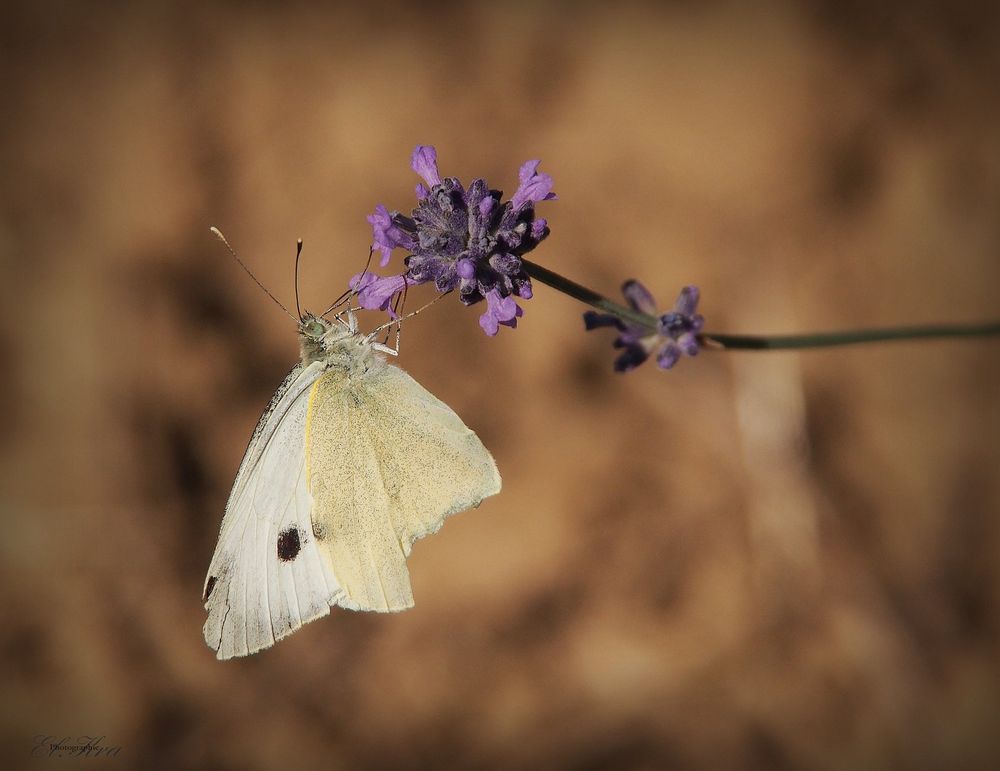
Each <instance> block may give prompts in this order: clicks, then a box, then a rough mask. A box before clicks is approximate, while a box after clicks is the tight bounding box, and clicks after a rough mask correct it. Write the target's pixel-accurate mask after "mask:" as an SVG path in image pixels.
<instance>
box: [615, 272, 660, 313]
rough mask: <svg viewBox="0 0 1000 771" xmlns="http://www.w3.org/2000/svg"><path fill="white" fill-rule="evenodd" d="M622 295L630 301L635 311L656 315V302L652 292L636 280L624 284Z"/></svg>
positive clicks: (631, 279) (632, 279)
mask: <svg viewBox="0 0 1000 771" xmlns="http://www.w3.org/2000/svg"><path fill="white" fill-rule="evenodd" d="M622 294H623V295H625V299H626V300H628V304H629V305H631V306H632V309H633V310H637V311H640V312H642V313H648V314H650V315H654V314H655V313H656V300H655V299H654V298H653V295H652V294H650V291H649V290H648V289H646V287H644V286H643V285H642V284H640V283H639V282H638V281H637V280H636V279H634V278H630V279H629V280H628V281H626V282H625V283H624V284H622Z"/></svg>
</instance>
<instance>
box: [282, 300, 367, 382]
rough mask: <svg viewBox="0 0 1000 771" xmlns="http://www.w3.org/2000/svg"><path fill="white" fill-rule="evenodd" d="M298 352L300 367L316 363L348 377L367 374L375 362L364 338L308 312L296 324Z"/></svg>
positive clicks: (341, 325) (344, 326)
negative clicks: (343, 373)
mask: <svg viewBox="0 0 1000 771" xmlns="http://www.w3.org/2000/svg"><path fill="white" fill-rule="evenodd" d="M299 350H300V354H301V357H302V366H304V367H307V366H309V365H310V364H312V363H313V362H316V361H319V362H323V364H324V365H325V366H326V367H327V368H329V369H338V370H343V371H345V372H348V373H349V374H353V373H356V372H358V371H359V370H360V371H362V372H363V371H367V370H368V369H370V368H371V367H372V366H373V365H374V364H375V363H376V362H377V361H378V359H377V357H376V356H375V352H374V351H373V350H372V346H371V343H370V342H369V341H368V340H367V339H366V338H365V336H364V335H362V334H360V333H358V332H354V331H351V328H350V327H348V326H347V325H345V324H332V323H330V322H329V321H327V320H326V319H324V318H323V317H322V316H314V315H313V314H311V313H306V314H304V315H303V316H302V320H301V321H299Z"/></svg>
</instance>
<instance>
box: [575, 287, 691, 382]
mask: <svg viewBox="0 0 1000 771" xmlns="http://www.w3.org/2000/svg"><path fill="white" fill-rule="evenodd" d="M622 294H623V295H625V299H626V300H627V301H628V304H629V305H630V306H631V308H632V310H635V311H639V312H640V313H645V314H648V315H650V316H657V312H656V300H654V299H653V295H652V294H650V292H649V290H648V289H646V287H644V286H643V285H642V284H640V283H639V282H638V281H636V280H635V279H630V280H628V281H626V282H625V283H624V284H622ZM698 296H699V292H698V287H695V286H686V287H684V288H683V289H682V290H681V293H680V296H679V297H678V298H677V302H676V303H674V309H673V310H672V311H669V312H667V313H664V314H662V315H659V316H658V318H657V325H656V331H652V330H650V329H649V328H647V327H644V326H641V325H639V324H633V323H630V322H626V321H622V320H621V319H620V318H618V317H617V316H614V315H612V314H610V313H597V312H595V311H587V312H586V313H584V314H583V322H584V324H585V325H586V328H587V329H588V330H591V329H597V328H598V327H615V328H616V329H617V330H618V331H619V332H620V334H619V335H618V337H617V338H616V339H615V342H614V347H615V348H622V349H624V350H623V351H622V353H621V354H620V355H619V356H618V358H617V359H615V372H628V371H629V370H632V369H635V368H636V367H638V366H639V365H640V364H642V363H643V362H644V361H646V359H648V358H649V356H650V355H651V354H652V353H654V352H655V353H656V363H657V364H658V365H659V367H660V368H661V369H670V368H671V367H673V366H674V365H675V364H676V363H677V362H678V360H679V359H680V358H681V356H682V355H685V356H697V355H698V349H699V342H698V333H699V332H701V330H702V327H703V326H704V325H705V319H704V318H703V317H702V315H701V314H699V313H695V310H696V308H697V307H698Z"/></svg>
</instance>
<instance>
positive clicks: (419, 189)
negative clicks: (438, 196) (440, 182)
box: [414, 182, 431, 201]
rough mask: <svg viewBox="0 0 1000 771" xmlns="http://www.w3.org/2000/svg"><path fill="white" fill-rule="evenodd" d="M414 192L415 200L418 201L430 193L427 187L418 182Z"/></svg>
mask: <svg viewBox="0 0 1000 771" xmlns="http://www.w3.org/2000/svg"><path fill="white" fill-rule="evenodd" d="M414 191H415V192H416V194H417V200H419V201H422V200H424V199H425V198H426V197H427V196H429V195H430V194H431V191H430V190H428V189H427V185H425V184H424V183H423V182H418V183H417V186H416V187H415V188H414Z"/></svg>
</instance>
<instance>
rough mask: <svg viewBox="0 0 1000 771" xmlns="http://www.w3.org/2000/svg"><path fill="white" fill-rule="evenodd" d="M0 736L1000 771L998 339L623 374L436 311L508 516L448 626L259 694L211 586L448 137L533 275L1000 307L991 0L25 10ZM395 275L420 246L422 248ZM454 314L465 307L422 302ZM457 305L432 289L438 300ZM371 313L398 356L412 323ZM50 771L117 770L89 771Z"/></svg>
mask: <svg viewBox="0 0 1000 771" xmlns="http://www.w3.org/2000/svg"><path fill="white" fill-rule="evenodd" d="M0 22H2V23H0V37H2V43H0V64H2V67H0V73H2V74H0V78H2V82H3V93H4V110H3V115H2V118H0V125H2V129H0V131H2V134H0V136H2V139H0V157H2V167H3V182H2V193H0V195H2V199H0V200H2V219H0V260H2V266H3V286H4V292H3V302H2V303H0V319H2V334H0V352H2V360H3V366H2V369H0V397H2V399H0V403H2V405H3V411H4V416H3V430H2V434H0V458H2V463H0V475H2V476H0V480H2V488H0V507H2V512H3V535H2V539H0V550H2V551H0V553H2V562H0V571H2V573H0V576H2V579H0V597H2V602H3V611H4V612H3V622H2V623H0V657H2V662H3V685H2V688H3V694H2V704H0V744H2V753H3V765H4V767H6V768H27V767H34V766H40V765H44V762H43V761H41V760H38V759H32V758H31V757H30V755H31V749H32V747H33V743H34V741H35V739H34V737H36V736H37V735H40V734H43V735H55V736H59V737H63V736H68V737H74V738H75V737H77V736H81V735H91V736H95V735H96V736H104V737H106V738H105V739H104V741H103V744H104V745H105V746H113V745H116V746H121V747H122V751H121V753H120V755H119V756H118V757H117V758H115V759H114V760H107V759H105V760H101V761H90V762H93V763H94V764H95V765H97V763H98V762H100V763H101V764H102V766H103V765H117V766H120V767H142V768H151V769H155V768H185V767H197V768H219V769H229V768H232V769H236V768H242V769H268V768H303V769H305V768H346V769H353V768H383V767H385V768H389V767H396V768H399V767H451V766H460V767H465V768H482V769H489V768H573V769H598V768H616V769H632V768H650V769H651V768H676V769H726V768H733V769H781V768H795V769H799V768H808V769H814V768H815V769H867V768H871V769H874V768H914V769H940V768H952V769H955V768H970V769H971V768H991V767H992V768H995V767H997V766H998V764H1000V607H998V591H1000V560H998V557H1000V482H998V474H997V471H998V461H1000V439H998V437H1000V402H998V398H997V397H998V390H1000V347H998V345H1000V344H998V343H997V342H996V341H979V342H931V343H923V344H920V343H899V344H890V345H878V346H870V347H858V348H851V349H839V350H824V351H815V352H805V353H769V354H768V353H705V354H703V355H702V356H701V357H699V358H698V359H697V360H693V361H689V360H685V361H683V362H681V364H680V365H679V366H678V367H677V368H676V369H675V370H674V371H672V372H670V373H668V374H663V373H660V372H659V371H657V370H656V369H655V368H654V367H652V366H647V367H645V368H643V369H641V370H639V371H636V372H634V373H632V374H630V375H628V376H625V377H621V376H616V375H614V374H613V373H612V371H611V360H612V357H613V352H612V350H611V347H610V342H611V335H610V334H603V333H601V332H594V333H590V334H589V335H588V334H584V333H583V331H582V324H581V321H580V312H581V311H582V310H583V307H582V306H580V305H579V304H577V303H575V302H574V301H572V300H570V299H569V298H567V297H565V296H563V295H559V294H557V293H555V292H553V291H551V290H549V289H547V288H545V287H543V286H538V287H537V288H536V294H535V298H534V299H532V300H531V301H530V302H528V303H526V314H525V317H524V319H523V321H522V324H521V326H520V327H519V328H518V330H517V331H516V332H510V331H509V330H504V331H503V332H502V333H501V334H500V336H499V337H498V338H496V339H486V338H485V337H484V336H483V335H482V333H481V332H480V330H479V327H478V324H477V323H476V317H477V315H478V311H476V310H473V309H466V308H463V307H461V306H460V305H459V304H458V303H454V302H442V303H439V304H438V305H436V306H435V307H434V308H433V310H432V311H430V312H428V313H426V314H424V315H423V316H422V317H420V318H419V319H416V320H414V321H413V322H411V324H409V325H408V328H407V330H406V333H405V336H404V340H403V348H402V356H401V359H400V364H401V365H402V366H404V367H405V368H406V369H407V370H408V371H409V372H410V373H412V374H413V375H414V376H415V377H416V378H417V380H419V381H420V382H421V383H423V384H424V385H425V386H426V387H427V388H428V389H430V390H431V391H432V392H433V393H435V394H436V395H437V396H439V397H440V398H442V399H443V400H445V401H446V402H448V403H449V404H450V405H451V406H452V407H453V408H454V409H455V410H456V411H457V412H458V413H459V414H460V415H461V416H462V417H463V418H464V419H465V421H466V422H467V423H468V424H469V425H470V426H472V427H473V428H475V429H476V430H477V431H478V433H479V434H480V436H481V437H482V438H483V440H484V442H485V443H486V445H487V446H488V447H489V448H490V449H491V450H492V452H493V453H494V455H495V456H496V458H497V461H498V463H499V466H500V469H501V471H502V473H503V476H504V490H503V492H502V494H501V495H499V496H498V497H496V498H493V499H490V500H489V501H487V502H486V503H484V505H483V506H482V507H481V508H480V509H479V510H477V511H474V512H470V513H467V514H463V515H461V516H459V517H456V518H455V519H453V520H450V521H449V523H448V524H447V526H446V527H445V528H444V529H443V530H442V531H441V532H440V533H439V534H437V535H436V536H434V537H432V538H429V539H426V540H424V541H421V542H420V543H419V544H418V545H417V546H416V547H415V549H414V553H413V556H412V559H411V572H412V577H413V584H414V593H415V596H416V601H417V604H416V607H415V608H414V609H413V610H411V611H409V612H407V613H405V614H401V615H398V616H378V615H364V614H356V613H351V612H346V611H340V610H335V611H334V612H333V613H332V615H331V617H329V618H327V619H325V620H323V621H320V622H318V623H315V624H312V625H309V626H308V627H306V628H304V629H303V630H301V631H300V632H299V633H297V634H296V635H294V636H293V637H291V638H290V639H288V640H286V641H284V642H282V643H280V644H279V645H278V646H276V647H275V648H273V649H272V650H270V651H268V652H265V653H263V654H260V655H257V656H254V657H252V658H250V659H248V660H241V661H233V662H228V663H219V662H217V661H216V660H215V659H214V657H213V655H212V653H211V651H209V650H208V649H207V648H206V647H205V645H204V643H203V641H202V635H201V626H202V623H203V620H204V611H203V609H202V606H201V602H200V596H201V590H202V582H203V579H204V574H205V570H206V568H207V565H208V562H209V559H210V557H211V554H212V551H213V548H214V545H215V538H216V534H217V532H218V527H219V522H220V519H221V514H222V509H223V506H224V503H225V499H226V496H227V494H228V491H229V486H230V484H231V483H232V480H233V477H234V475H235V472H236V469H237V466H238V464H239V461H240V457H241V454H242V451H243V449H244V447H245V444H246V441H247V438H248V436H249V434H250V432H251V430H252V428H253V425H254V423H255V421H256V418H257V416H258V415H259V413H260V411H261V409H262V408H263V406H264V405H265V404H266V403H267V400H268V399H269V397H270V395H271V393H272V391H273V389H274V387H275V386H276V385H277V384H278V383H279V382H280V381H281V379H282V377H283V376H284V374H285V372H286V371H287V369H288V367H289V366H290V364H291V362H292V361H293V360H294V358H295V356H296V355H297V344H296V340H295V335H294V329H293V327H292V325H291V324H290V322H289V321H288V319H287V318H286V317H285V316H284V315H283V314H281V312H280V311H279V310H278V309H277V308H276V307H275V306H274V305H273V304H272V303H271V302H270V301H269V300H268V299H267V298H266V297H265V296H264V294H263V293H262V292H260V290H259V289H258V288H257V287H255V286H254V285H253V284H252V282H250V281H249V280H248V279H247V278H246V276H245V275H244V274H243V273H242V272H241V271H240V269H239V267H238V266H237V265H236V264H235V263H234V262H233V261H232V260H231V259H230V258H229V257H228V255H227V253H226V252H225V250H224V248H223V247H222V246H221V244H219V243H218V242H217V241H216V240H215V239H214V238H212V237H211V235H210V234H209V232H208V227H209V225H217V226H218V227H220V228H221V229H222V230H223V231H224V232H225V233H226V234H227V235H228V236H229V238H230V240H231V241H232V243H233V244H234V246H235V247H236V248H237V249H238V250H239V251H240V252H241V254H242V256H243V257H244V259H245V260H246V261H247V262H248V264H249V265H250V266H251V267H252V269H253V270H254V271H255V272H256V274H257V275H258V276H259V278H260V279H261V280H262V281H263V282H264V283H265V284H266V285H267V286H268V287H269V288H271V289H272V291H274V292H275V293H276V294H278V295H279V296H280V297H281V298H283V300H284V301H285V302H286V304H287V303H291V302H293V300H292V264H293V256H294V243H295V239H296V238H298V237H301V238H303V239H304V241H305V251H304V259H303V268H302V288H303V300H304V303H305V305H306V306H307V307H309V308H313V309H320V308H321V307H322V306H325V305H326V304H327V303H328V302H329V301H330V299H331V298H333V297H334V296H336V295H337V294H339V293H340V291H341V289H342V288H343V287H344V284H345V281H346V279H347V277H348V276H349V275H350V274H352V273H354V272H356V271H357V270H359V269H360V266H361V263H362V262H363V260H364V258H365V256H366V254H367V246H368V242H369V239H370V232H369V229H368V226H367V224H366V223H365V215H366V214H368V213H369V212H370V211H371V210H372V208H373V207H374V205H375V204H376V203H379V202H382V203H385V204H386V205H388V206H389V207H390V208H398V209H401V210H407V209H408V208H409V207H410V206H411V205H412V200H413V193H412V190H413V184H414V183H415V182H416V181H417V180H416V177H415V176H414V175H413V173H412V172H411V171H410V170H409V168H408V161H409V154H410V151H411V149H412V147H413V146H414V145H415V144H418V143H428V144H435V145H437V147H438V149H439V154H440V160H441V167H442V170H443V172H444V173H445V174H449V175H455V176H459V177H460V178H462V179H464V180H466V181H468V180H469V179H471V178H472V177H473V176H477V175H482V176H485V177H486V178H487V179H488V180H490V181H491V183H492V184H493V185H494V186H497V187H501V188H504V189H506V190H507V191H508V193H509V192H511V191H512V190H513V189H514V187H515V186H516V181H517V177H516V174H517V168H518V166H519V164H520V163H521V162H522V161H524V160H525V159H528V158H541V159H543V165H542V169H543V170H544V171H547V172H549V173H551V174H552V175H553V176H554V178H555V180H556V190H557V192H558V193H559V195H560V200H558V201H556V202H551V203H546V204H544V205H542V206H541V207H540V209H541V210H542V212H543V216H545V217H547V218H548V219H549V222H550V225H551V228H552V235H551V237H550V238H549V240H548V241H547V242H546V243H545V244H544V245H543V247H542V248H541V249H540V250H539V251H537V252H535V258H536V259H537V260H538V261H541V262H543V263H545V264H547V265H549V266H550V267H552V268H554V269H555V270H558V271H561V272H564V273H565V274H567V275H570V276H572V277H574V278H576V279H577V280H579V281H581V282H583V283H585V284H587V285H589V286H592V287H594V288H596V289H599V290H601V291H604V292H606V293H609V294H615V293H617V288H618V286H619V284H620V282H621V281H622V280H623V279H625V278H628V277H631V276H638V277H640V278H642V279H643V280H644V281H645V282H646V283H647V284H648V286H649V287H650V288H651V289H652V290H653V291H654V293H656V294H657V295H658V296H659V297H660V299H661V300H662V301H663V304H664V305H668V304H669V303H671V302H672V301H673V299H674V297H675V295H676V292H677V291H678V290H679V288H680V287H681V286H682V285H684V284H686V283H695V284H698V285H699V286H700V287H701V288H702V292H703V310H704V313H705V314H706V316H707V317H708V320H709V327H710V328H711V329H712V330H714V331H720V332H721V331H725V332H748V333H750V332H756V333H780V332H796V331H808V330H821V329H835V328H845V327H861V326H876V325H892V324H896V323H917V322H926V321H946V322H947V321H951V322H960V321H973V320H977V319H983V318H989V317H991V316H992V317H995V316H996V315H997V312H998V308H1000V302H998V299H1000V291H998V287H1000V220H998V212H1000V99H998V96H997V90H996V83H997V81H996V75H997V72H998V71H1000V18H998V12H997V7H996V6H995V5H992V7H991V6H990V4H983V5H981V6H979V5H970V4H963V3H957V4H956V3H949V4H944V3H942V4H940V5H933V4H926V3H919V2H918V3H916V4H914V3H910V2H900V3H897V4H891V3H890V4H874V5H873V4H870V3H853V2H847V3H844V2H827V3H823V2H816V3H805V4H794V5H792V4H784V3H772V4H767V3H764V4H754V5H753V7H752V8H748V7H747V6H746V5H743V4H726V3H714V2H713V3H673V4H664V5H660V4H652V3H650V4H641V3H633V2H615V3H612V4H607V3H584V4H580V3H572V2H564V3H549V4H542V3H518V2H508V3H492V4H485V3H484V4H481V5H466V6H452V5H450V4H444V3H440V4H436V5H434V4H431V5H421V4H410V5H386V4H382V3H379V2H369V3H364V4H360V5H358V6H356V7H347V6H346V5H345V6H343V7H338V6H335V5H332V6H327V7H325V8H319V7H314V6H313V5H312V4H302V5H298V6H296V5H282V6H280V7H279V6H270V5H268V4H266V3H258V4H247V5H244V4H238V3H233V4H228V5H227V4H222V5H219V4H204V3H194V2H188V3H184V2H182V3H173V4H170V5H163V6H159V7H158V6H154V5H151V4H143V3H133V4H117V3H101V4H83V3H80V4H74V3H65V4H64V3H52V2H40V3H32V4H27V3H22V4H13V5H12V4H6V6H5V9H4V11H3V15H2V18H0ZM397 259H398V257H397ZM425 290H426V288H425ZM415 294H416V295H418V297H417V298H416V299H418V300H419V299H421V298H424V299H426V297H427V296H429V294H428V291H424V293H423V294H421V293H420V292H416V293H415ZM366 323H369V324H374V323H375V318H374V317H372V318H369V319H367V321H366ZM47 762H48V763H50V764H51V765H52V766H54V767H66V765H67V764H71V763H81V762H85V761H82V760H71V759H66V758H63V759H57V758H53V759H51V760H50V761H47Z"/></svg>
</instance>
